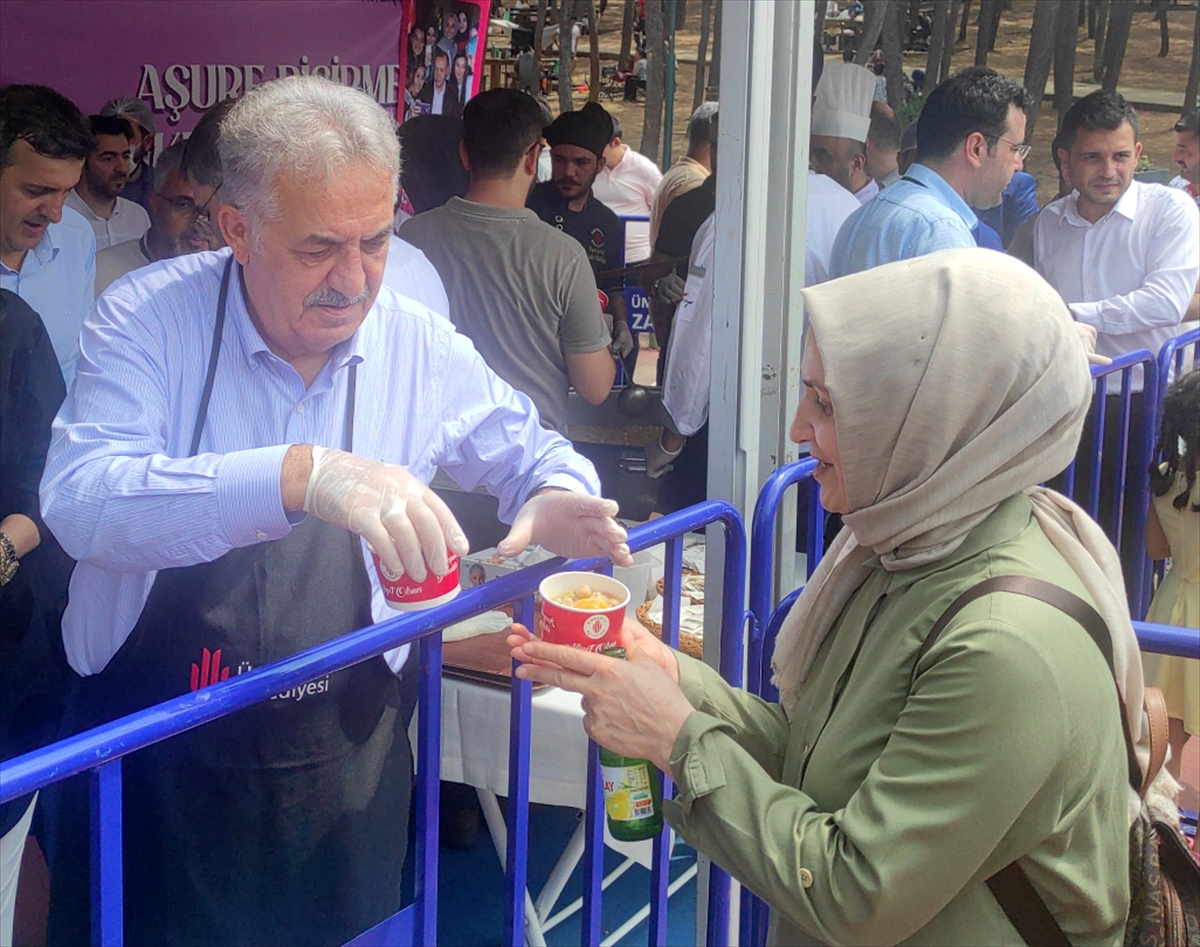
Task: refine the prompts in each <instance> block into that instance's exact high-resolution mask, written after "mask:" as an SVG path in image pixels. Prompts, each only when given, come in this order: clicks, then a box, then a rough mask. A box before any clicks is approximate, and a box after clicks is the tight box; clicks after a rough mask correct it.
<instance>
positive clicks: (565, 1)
mask: <svg viewBox="0 0 1200 947" xmlns="http://www.w3.org/2000/svg"><path fill="white" fill-rule="evenodd" d="M574 12H575V0H562V3H561V4H560V5H559V8H558V112H559V114H560V115H561V114H562V113H563V112H574V111H575V96H574V90H573V89H572V88H571V86H572V84H573V83H572V81H571V67H572V65H573V62H572V57H571V14H572V13H574Z"/></svg>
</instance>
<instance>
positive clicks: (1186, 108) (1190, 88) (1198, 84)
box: [1180, 41, 1200, 118]
mask: <svg viewBox="0 0 1200 947" xmlns="http://www.w3.org/2000/svg"><path fill="white" fill-rule="evenodd" d="M1198 92H1200V43H1197V42H1194V41H1193V43H1192V68H1191V69H1189V70H1188V80H1187V88H1186V89H1184V91H1183V112H1182V113H1180V118H1187V117H1188V116H1189V115H1191V114H1193V113H1194V112H1195V111H1196V98H1197V93H1198Z"/></svg>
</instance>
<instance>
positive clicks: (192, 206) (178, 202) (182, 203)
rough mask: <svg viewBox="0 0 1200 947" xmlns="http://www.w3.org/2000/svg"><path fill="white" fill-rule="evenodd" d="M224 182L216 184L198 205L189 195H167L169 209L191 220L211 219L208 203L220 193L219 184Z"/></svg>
mask: <svg viewBox="0 0 1200 947" xmlns="http://www.w3.org/2000/svg"><path fill="white" fill-rule="evenodd" d="M224 183H225V182H224V181H222V182H221V184H218V185H217V186H216V188H214V189H213V192H212V193H211V194H210V195H208V200H206V201H205V202H204V203H203V204H201V205H200V206H199V207H197V206H196V202H195V201H194V200H192V199H191V198H190V197H168V198H167V203H168V204H170V205H171V209H172V210H174V211H175V213H177V214H179V216H180V217H191V218H192V220H196V219H200V220H204V221H208V220H211V218H212V212H211V211H210V210H209V209H208V205H209V204H211V203H212V202H213V198H214V197H216V196H217V194H219V193H220V191H221V185H222V184H224Z"/></svg>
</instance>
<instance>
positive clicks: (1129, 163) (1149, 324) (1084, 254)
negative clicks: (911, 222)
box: [1033, 91, 1200, 388]
mask: <svg viewBox="0 0 1200 947" xmlns="http://www.w3.org/2000/svg"><path fill="white" fill-rule="evenodd" d="M1141 153H1142V146H1141V143H1140V142H1139V141H1138V140H1137V114H1136V113H1135V112H1134V110H1133V109H1132V108H1131V107H1130V106H1129V105H1128V104H1127V103H1126V102H1125V100H1124V99H1123V98H1122V97H1121V96H1120V95H1118V94H1117V93H1115V92H1103V91H1101V92H1093V93H1092V94H1091V95H1089V96H1087V97H1086V98H1083V99H1081V100H1080V101H1078V102H1076V103H1075V105H1074V106H1072V108H1071V110H1070V111H1069V112H1068V113H1067V116H1066V118H1065V119H1064V121H1063V127H1062V131H1061V132H1060V148H1059V157H1060V158H1061V159H1062V162H1063V167H1064V169H1065V170H1066V172H1067V173H1068V174H1069V175H1070V180H1071V182H1072V184H1073V185H1074V191H1073V192H1072V193H1071V194H1070V195H1068V196H1067V197H1066V198H1065V199H1064V200H1061V201H1056V202H1054V203H1052V204H1050V205H1048V206H1047V207H1045V208H1043V210H1042V212H1041V214H1039V215H1038V218H1037V224H1036V225H1035V226H1034V231H1033V258H1034V268H1035V269H1036V270H1037V271H1038V272H1039V273H1040V274H1041V275H1042V276H1044V277H1045V278H1046V280H1047V281H1048V282H1049V283H1050V285H1051V286H1053V287H1054V288H1055V289H1056V290H1058V292H1059V295H1061V296H1062V298H1063V300H1064V301H1065V302H1066V303H1067V306H1068V307H1069V308H1070V310H1071V314H1072V315H1073V316H1074V317H1075V319H1076V320H1077V321H1079V322H1084V323H1087V324H1088V325H1090V326H1093V327H1094V328H1095V329H1096V331H1097V332H1098V333H1099V337H1098V338H1097V341H1096V352H1097V353H1098V354H1100V355H1105V356H1108V357H1109V358H1116V357H1117V356H1119V355H1124V354H1125V353H1127V352H1132V351H1135V350H1137V349H1143V348H1145V349H1149V350H1150V351H1151V352H1154V353H1157V352H1158V351H1159V349H1161V348H1162V346H1163V344H1164V343H1165V342H1166V341H1167V340H1168V339H1170V338H1171V337H1172V336H1174V335H1175V334H1176V333H1177V331H1178V328H1179V323H1180V322H1181V320H1182V318H1183V314H1184V312H1185V311H1186V310H1187V307H1188V303H1189V302H1190V300H1191V297H1192V296H1193V294H1194V293H1195V290H1196V279H1197V276H1198V275H1200V215H1198V212H1197V209H1196V205H1195V203H1194V202H1193V201H1192V200H1190V199H1189V197H1188V196H1187V194H1185V193H1182V192H1181V191H1179V190H1177V189H1174V188H1169V187H1165V186H1163V185H1161V184H1142V183H1140V182H1138V181H1135V180H1134V179H1133V172H1134V168H1135V167H1136V165H1137V160H1138V157H1139V156H1140V155H1141ZM1140 382H1141V379H1140V378H1135V383H1136V385H1137V387H1139V388H1140Z"/></svg>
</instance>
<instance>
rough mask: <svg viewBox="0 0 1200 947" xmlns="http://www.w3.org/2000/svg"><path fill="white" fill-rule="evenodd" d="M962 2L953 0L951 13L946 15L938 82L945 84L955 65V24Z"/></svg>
mask: <svg viewBox="0 0 1200 947" xmlns="http://www.w3.org/2000/svg"><path fill="white" fill-rule="evenodd" d="M961 5H962V0H953V2H952V3H951V4H950V12H949V13H948V14H946V42H945V45H943V46H942V62H941V67H940V68H939V69H938V82H944V81H945V80H946V79H948V78H949V77H950V68H951V66H952V65H953V64H954V23H955V21H956V20H957V19H958V8H959V7H960V6H961Z"/></svg>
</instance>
